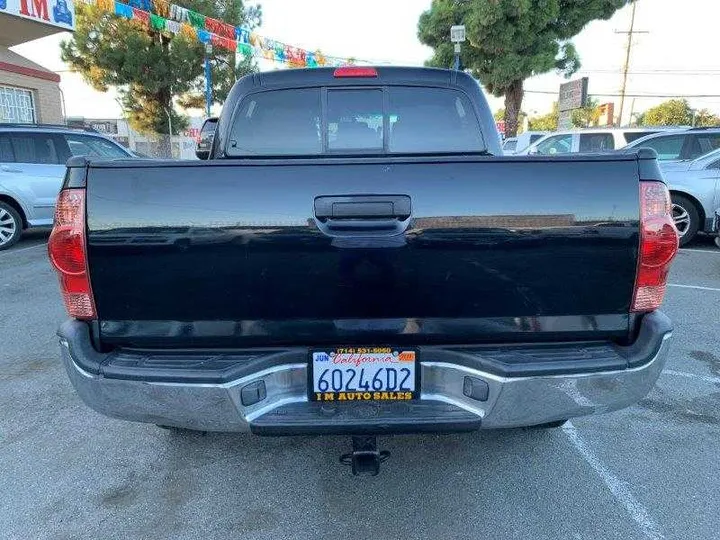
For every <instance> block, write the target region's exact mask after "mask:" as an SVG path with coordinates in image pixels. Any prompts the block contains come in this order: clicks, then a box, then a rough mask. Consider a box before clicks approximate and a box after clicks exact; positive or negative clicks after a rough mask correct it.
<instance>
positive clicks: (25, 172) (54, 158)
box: [0, 124, 132, 250]
mask: <svg viewBox="0 0 720 540" xmlns="http://www.w3.org/2000/svg"><path fill="white" fill-rule="evenodd" d="M80 155H86V156H92V157H102V158H126V157H132V154H131V153H130V151H129V150H128V149H126V148H124V147H122V146H120V145H119V144H118V143H116V142H115V141H112V140H110V139H108V138H106V137H103V136H102V135H100V134H98V133H97V132H95V131H94V130H89V129H74V128H69V127H68V126H57V125H43V124H0V223H2V225H0V250H3V249H7V248H9V247H10V246H12V245H13V244H15V243H16V242H17V241H18V240H19V239H20V236H21V234H22V231H23V230H24V229H28V228H32V227H47V226H50V225H52V223H53V213H54V211H55V199H56V198H57V195H58V192H59V191H60V187H61V186H62V180H63V176H64V175H65V162H66V161H67V160H68V158H70V157H71V156H80Z"/></svg>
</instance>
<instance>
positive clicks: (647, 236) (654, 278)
mask: <svg viewBox="0 0 720 540" xmlns="http://www.w3.org/2000/svg"><path fill="white" fill-rule="evenodd" d="M677 250H678V234H677V229H676V228H675V223H674V222H673V219H672V210H671V203H670V193H669V192H668V189H667V186H666V185H665V184H663V183H662V182H640V251H639V260H638V271H637V277H636V279H635V295H634V296H633V304H632V310H633V311H636V312H646V311H653V310H655V309H657V308H658V307H660V304H661V303H662V300H663V296H664V295H665V285H666V283H667V276H668V271H669V270H670V262H671V261H672V260H673V257H675V254H676V253H677Z"/></svg>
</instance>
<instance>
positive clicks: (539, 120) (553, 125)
mask: <svg viewBox="0 0 720 540" xmlns="http://www.w3.org/2000/svg"><path fill="white" fill-rule="evenodd" d="M558 116H559V114H558V104H557V102H555V103H553V106H552V111H550V112H549V113H548V114H544V115H542V116H536V117H534V118H529V119H528V126H529V127H528V129H529V130H530V131H555V130H556V129H557V126H558Z"/></svg>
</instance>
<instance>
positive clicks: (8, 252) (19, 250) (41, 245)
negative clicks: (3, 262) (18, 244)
mask: <svg viewBox="0 0 720 540" xmlns="http://www.w3.org/2000/svg"><path fill="white" fill-rule="evenodd" d="M46 246H47V244H46V243H44V242H43V243H42V244H35V245H34V246H30V247H24V248H20V249H11V250H10V251H5V252H2V253H0V256H2V255H11V254H13V253H20V252H21V251H28V250H30V249H35V248H39V247H46Z"/></svg>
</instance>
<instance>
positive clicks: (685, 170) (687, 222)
mask: <svg viewBox="0 0 720 540" xmlns="http://www.w3.org/2000/svg"><path fill="white" fill-rule="evenodd" d="M660 167H661V169H662V171H663V175H664V177H665V180H666V181H667V183H668V185H669V186H670V193H671V196H672V204H673V218H674V219H675V225H676V226H677V229H678V232H679V233H680V245H681V246H684V245H685V244H687V243H688V242H690V241H691V240H692V239H693V238H694V237H695V235H696V234H697V233H698V231H700V232H708V233H711V232H713V231H714V227H713V225H714V221H715V210H716V209H717V208H720V149H718V150H715V151H713V152H710V153H709V154H705V155H704V156H700V157H699V158H697V159H694V160H692V161H666V162H661V163H660Z"/></svg>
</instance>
